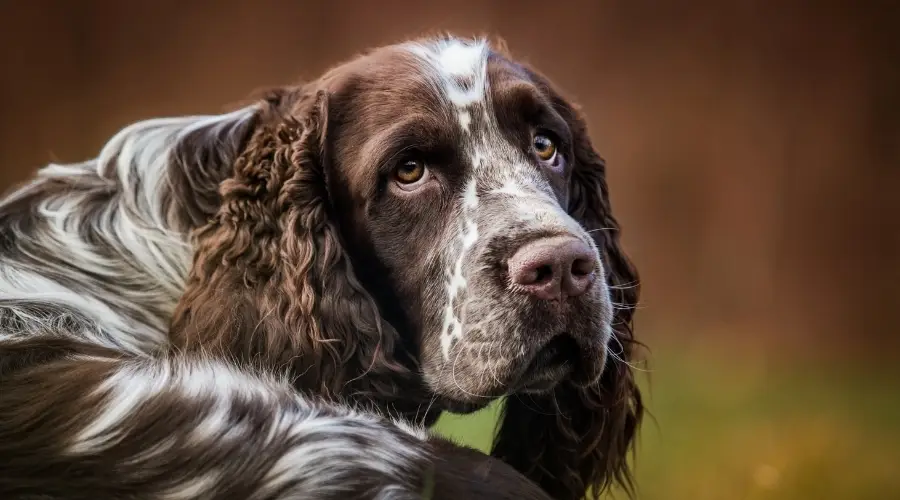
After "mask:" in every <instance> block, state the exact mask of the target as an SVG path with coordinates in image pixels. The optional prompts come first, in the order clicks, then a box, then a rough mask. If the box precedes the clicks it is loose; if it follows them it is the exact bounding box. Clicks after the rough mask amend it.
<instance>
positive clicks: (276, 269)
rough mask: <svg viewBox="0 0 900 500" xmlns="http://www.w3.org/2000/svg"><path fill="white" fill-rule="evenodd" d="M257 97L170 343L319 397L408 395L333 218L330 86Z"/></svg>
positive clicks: (201, 238)
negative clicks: (253, 124) (268, 372)
mask: <svg viewBox="0 0 900 500" xmlns="http://www.w3.org/2000/svg"><path fill="white" fill-rule="evenodd" d="M311 87H312V86H311ZM262 106H263V108H264V109H263V110H262V111H261V116H260V118H259V124H258V126H257V128H256V130H255V131H254V132H253V135H252V137H251V138H250V140H249V141H248V143H247V146H246V147H245V148H244V150H243V152H242V153H241V154H240V155H239V156H238V157H237V160H236V161H235V162H234V165H233V171H232V175H231V176H230V177H229V178H227V179H226V180H225V181H224V182H222V184H221V186H220V195H221V204H220V206H219V208H218V210H217V212H216V213H215V216H214V217H213V219H212V220H211V221H210V222H209V223H208V224H206V225H205V226H203V227H202V228H200V229H199V230H198V231H197V232H196V235H195V240H196V241H195V255H194V262H193V267H192V269H191V272H190V275H189V278H188V282H187V286H186V290H185V293H184V295H183V297H182V299H181V302H180V303H179V305H178V307H177V310H176V311H175V314H174V320H173V323H172V337H173V341H174V343H175V345H176V346H177V347H178V348H181V349H203V350H213V351H215V352H218V353H220V354H224V355H227V356H230V357H232V358H236V359H238V360H240V361H243V362H247V363H255V364H263V365H265V366H266V367H267V368H275V369H278V370H283V371H284V372H285V373H289V374H291V376H293V377H295V378H296V379H297V380H296V383H297V385H298V386H299V387H302V388H305V389H309V390H315V391H316V392H317V393H319V394H322V395H329V394H331V395H338V394H341V395H346V394H347V391H348V389H349V390H351V391H353V392H354V394H355V395H358V396H360V397H362V398H363V399H365V398H369V399H377V400H378V401H385V400H388V401H390V400H391V399H392V398H395V399H399V398H400V396H401V395H403V396H408V393H407V394H404V391H401V390H397V384H399V383H403V382H404V381H408V380H417V379H416V378H415V377H414V374H413V373H410V371H409V370H408V369H407V368H405V367H404V366H402V365H401V364H400V363H398V362H396V361H395V359H394V357H393V355H394V349H395V343H396V342H397V340H398V339H397V336H398V335H397V333H396V331H395V330H394V329H393V328H392V327H391V325H390V324H388V323H387V322H386V321H384V320H383V319H382V317H381V315H380V313H379V310H378V307H377V305H376V303H375V301H374V299H373V298H372V297H371V296H370V294H369V293H368V292H367V291H366V290H365V289H364V288H363V286H362V285H361V284H360V282H359V280H358V279H357V278H356V276H355V274H354V271H353V264H352V262H351V261H350V258H349V257H348V254H347V253H346V252H345V251H344V247H343V244H342V241H341V235H340V233H339V231H338V228H337V226H336V224H335V222H334V221H333V220H332V218H331V217H329V200H328V190H327V177H328V175H329V169H330V168H335V166H334V165H331V164H330V159H329V155H328V140H327V137H328V116H329V96H328V93H327V92H326V91H323V90H317V89H315V88H314V87H312V88H310V89H296V90H293V91H280V92H276V93H273V94H271V95H270V96H269V98H267V99H265V100H264V101H263V103H262ZM364 374H365V375H366V377H364V378H363V377H362V375H364ZM351 382H358V383H359V384H360V385H356V386H352V388H350V387H349V386H348V384H351ZM362 384H364V385H362Z"/></svg>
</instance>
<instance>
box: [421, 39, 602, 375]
mask: <svg viewBox="0 0 900 500" xmlns="http://www.w3.org/2000/svg"><path fill="white" fill-rule="evenodd" d="M409 48H410V50H411V51H412V52H413V53H415V54H417V55H418V56H419V57H421V58H422V59H423V60H424V61H425V63H426V65H427V66H426V67H427V68H428V75H427V76H428V77H429V78H430V79H431V83H432V84H433V85H434V87H435V91H436V92H438V93H439V94H440V95H441V96H442V97H443V98H444V99H445V102H446V103H447V105H448V106H449V108H450V109H452V112H454V113H455V114H456V118H457V121H458V125H459V127H460V129H461V131H462V134H461V137H462V141H461V142H462V143H461V144H460V147H461V150H462V151H464V158H466V159H468V165H467V170H466V180H465V183H464V188H463V189H462V191H461V192H460V193H459V196H458V199H457V201H456V203H455V206H454V210H455V224H451V225H449V226H448V227H447V228H446V229H445V231H447V234H445V235H444V237H443V238H442V241H446V242H450V244H449V245H446V247H445V248H443V249H442V255H441V260H442V263H443V265H444V267H445V270H446V273H445V274H446V291H445V303H444V304H443V314H442V315H441V316H442V317H441V321H442V324H441V329H440V341H441V342H440V345H441V351H442V353H441V354H442V357H443V359H444V360H445V361H446V360H449V359H450V356H451V352H452V351H453V350H454V349H455V347H454V346H457V345H458V344H460V343H461V342H460V341H461V340H463V338H464V336H465V335H466V331H467V330H471V329H472V328H473V327H474V326H475V325H473V324H467V322H466V318H467V305H468V302H469V300H468V299H469V295H470V291H471V280H472V279H473V277H474V276H473V274H477V275H478V276H477V278H478V279H486V277H485V276H483V275H486V274H490V273H491V272H492V270H491V269H487V268H485V262H484V260H483V259H481V258H479V256H481V255H482V254H483V253H484V252H485V251H486V248H487V247H488V245H489V243H490V242H491V241H492V239H494V237H495V235H497V234H498V233H501V232H502V233H503V234H504V236H506V237H508V236H509V235H510V234H513V233H518V234H542V233H543V234H554V233H555V234H570V235H574V236H577V237H579V238H581V239H582V240H583V241H585V242H586V243H588V244H589V245H590V246H591V248H593V249H594V252H595V256H596V261H597V271H596V272H597V282H598V283H601V284H602V283H604V277H603V269H602V265H600V255H599V252H598V250H597V248H596V245H595V244H594V241H593V239H592V238H591V237H590V235H588V234H587V232H586V231H585V230H584V229H583V228H582V227H581V226H580V224H578V222H577V221H575V220H574V219H573V218H572V217H570V216H569V215H568V214H567V213H566V211H565V209H564V207H563V206H562V205H561V201H560V200H558V199H557V197H556V195H555V194H554V191H553V189H552V187H551V186H550V184H549V182H548V181H547V179H546V178H545V177H544V176H543V175H542V174H541V173H540V172H539V171H537V169H536V168H535V167H534V165H533V163H532V162H530V161H529V159H528V158H526V157H525V155H524V153H523V152H522V151H521V150H520V149H519V148H517V147H515V146H514V145H513V144H511V143H510V142H509V141H508V140H507V139H506V138H505V137H504V136H503V134H502V133H501V131H500V129H499V127H498V124H497V122H496V118H495V115H494V113H493V110H492V107H491V99H490V81H489V79H488V74H487V60H488V54H489V50H488V47H487V45H486V44H485V43H483V42H479V41H473V42H471V43H470V44H461V43H460V42H459V41H448V42H439V43H435V44H432V45H427V46H426V45H410V46H409ZM494 274H497V273H494ZM603 288H604V289H603V294H604V295H605V296H606V299H605V300H604V301H603V302H604V303H605V304H606V308H605V309H606V310H605V311H604V314H603V316H604V320H605V321H604V325H605V328H604V330H606V331H605V332H604V334H605V335H604V336H605V337H606V338H608V336H609V335H610V334H611V332H610V330H609V321H608V320H611V318H612V309H611V305H610V301H609V298H608V290H606V289H605V286H604V287H603ZM498 305H499V304H498ZM481 319H482V320H483V319H484V318H481ZM509 323H510V322H508V321H507V322H506V324H507V325H509ZM503 334H504V335H509V336H511V337H515V336H516V335H517V331H509V332H503ZM508 340H510V341H515V338H510V339H508ZM605 340H606V339H604V340H603V342H604V343H605ZM478 342H483V339H482V340H478ZM463 343H464V342H463ZM515 344H519V345H520V346H521V345H522V344H523V342H515ZM510 347H511V348H513V350H514V351H515V352H506V353H503V355H510V356H516V355H520V354H524V346H522V347H515V345H514V344H513V343H510ZM518 351H522V352H518ZM496 354H497V353H495V355H496Z"/></svg>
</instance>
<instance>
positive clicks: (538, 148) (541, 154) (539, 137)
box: [531, 134, 556, 162]
mask: <svg viewBox="0 0 900 500" xmlns="http://www.w3.org/2000/svg"><path fill="white" fill-rule="evenodd" d="M531 147H533V148H534V152H535V153H536V154H537V157H538V158H539V159H540V160H541V161H547V162H549V161H552V160H553V159H554V158H555V157H556V144H555V143H554V142H553V140H552V139H550V138H549V137H547V136H546V135H544V134H536V135H535V136H534V139H533V140H532V142H531Z"/></svg>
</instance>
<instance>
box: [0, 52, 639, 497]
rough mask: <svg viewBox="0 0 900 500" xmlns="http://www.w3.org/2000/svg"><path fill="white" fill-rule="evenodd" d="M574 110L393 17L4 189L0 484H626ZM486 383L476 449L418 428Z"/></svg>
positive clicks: (612, 361)
mask: <svg viewBox="0 0 900 500" xmlns="http://www.w3.org/2000/svg"><path fill="white" fill-rule="evenodd" d="M604 171H605V166H604V162H603V160H602V159H601V157H600V156H599V155H598V154H597V153H596V152H595V150H594V148H593V147H592V145H591V142H590V140H589V137H588V133H587V131H586V128H585V122H584V119H583V117H582V116H581V113H580V111H578V110H577V108H576V107H575V106H574V105H573V104H571V103H570V102H569V101H568V100H567V99H566V98H564V97H562V96H561V94H560V93H559V92H558V91H557V90H556V89H555V88H554V86H553V85H552V84H551V83H550V82H549V81H548V79H547V78H545V77H544V76H541V75H540V74H539V73H538V72H536V71H535V70H533V69H531V68H529V67H528V66H526V65H524V64H521V63H519V62H516V61H515V60H514V59H513V58H512V57H511V56H510V55H509V54H508V53H507V51H506V50H505V49H503V48H494V47H492V46H491V45H490V44H489V43H488V42H487V41H486V40H483V39H460V38H454V37H451V36H440V37H432V38H423V39H415V40H412V41H408V42H406V43H400V44H396V45H391V46H387V47H382V48H379V49H376V50H371V51H369V52H367V53H365V54H363V55H360V56H358V57H356V58H354V59H353V60H350V61H348V62H345V63H344V64H341V65H338V66H336V67H334V68H333V69H331V70H330V71H328V72H326V73H325V74H324V75H322V76H321V77H320V78H319V79H317V80H315V81H313V82H309V83H305V84H302V85H296V86H288V87H285V88H281V89H278V90H276V91H272V92H270V93H269V94H267V95H266V97H265V98H263V99H260V100H259V102H257V103H255V104H253V105H250V106H248V107H245V108H243V109H238V110H236V111H234V112H231V113H228V114H222V115H216V116H189V117H178V118H166V119H154V120H147V121H142V122H138V123H135V124H133V125H130V126H128V127H126V128H124V129H122V130H121V131H120V132H118V133H117V134H116V135H115V136H113V137H112V138H111V139H110V140H109V141H108V142H107V144H106V145H105V146H104V147H103V148H102V149H101V151H100V152H99V154H98V155H97V157H96V158H94V159H92V160H89V161H85V162H82V163H73V164H62V165H60V164H51V165H49V166H47V167H45V168H43V169H42V170H40V171H39V173H37V174H36V176H35V177H34V178H33V179H32V180H31V181H30V182H29V183H27V184H26V185H23V186H21V187H19V188H18V189H17V190H15V191H13V192H11V193H9V194H8V195H7V196H6V197H5V198H4V199H2V201H0V498H129V499H137V498H141V499H145V498H146V499H151V498H152V499H189V498H229V499H230V498H252V499H282V498H284V499H286V498H309V499H313V498H315V499H350V498H378V499H388V498H390V499H406V498H410V499H411V498H445V499H475V498H535V499H537V498H556V499H563V500H574V499H577V498H581V497H583V495H584V494H585V493H586V492H589V494H590V495H592V496H595V497H599V495H601V493H602V492H603V491H604V490H606V489H607V488H608V487H609V486H611V485H613V484H616V483H618V484H620V485H622V486H624V487H625V489H626V490H628V491H632V488H631V484H632V475H631V472H630V467H629V465H628V463H627V458H628V455H629V450H630V449H631V448H632V444H633V439H634V436H635V433H636V431H637V428H638V426H639V422H640V420H641V415H642V412H643V406H642V403H641V397H640V392H639V390H638V388H637V386H636V384H635V381H634V378H633V374H632V370H631V368H630V366H629V360H631V359H632V357H633V354H634V353H633V351H634V350H635V345H636V342H635V341H634V340H633V337H632V331H631V324H632V311H633V309H634V306H635V304H636V302H637V297H638V287H637V275H636V272H635V269H634V268H633V266H632V265H631V263H630V262H629V260H628V258H627V257H626V255H625V254H624V252H623V251H622V248H621V247H620V244H619V240H618V236H619V233H618V230H619V228H618V224H617V222H616V220H615V218H614V217H613V214H612V212H611V209H610V203H609V198H608V190H607V184H606V181H605V178H604ZM501 397H506V403H505V407H504V410H503V414H502V419H501V422H500V424H499V428H498V431H497V437H496V440H495V442H494V444H493V449H492V452H491V455H490V456H487V455H484V454H481V453H479V452H476V451H475V450H472V449H470V448H466V447H462V446H458V445H456V444H453V443H450V442H447V441H445V440H442V439H440V438H438V437H436V436H434V435H431V434H429V433H428V432H427V431H426V430H425V428H426V427H427V426H429V425H431V424H433V423H434V422H435V420H436V418H437V417H438V415H439V414H441V412H444V411H451V412H471V411H474V410H476V409H479V408H482V407H484V406H485V405H487V404H488V403H489V402H491V401H494V400H496V399H497V398H501Z"/></svg>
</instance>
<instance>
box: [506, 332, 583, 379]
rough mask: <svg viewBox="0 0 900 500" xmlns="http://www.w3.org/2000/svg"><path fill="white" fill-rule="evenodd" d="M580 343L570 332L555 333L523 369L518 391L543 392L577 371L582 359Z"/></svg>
mask: <svg viewBox="0 0 900 500" xmlns="http://www.w3.org/2000/svg"><path fill="white" fill-rule="evenodd" d="M580 350H581V349H580V348H579V345H578V343H577V342H576V341H575V339H574V338H573V337H572V336H571V335H569V334H568V333H565V332H563V333H560V334H557V335H554V336H553V337H552V338H551V339H550V340H549V341H547V343H545V344H544V345H543V346H542V347H541V349H540V350H538V352H537V353H536V354H535V355H534V356H533V357H532V359H531V361H530V362H529V363H528V365H527V366H526V367H525V368H524V369H523V370H522V374H521V375H520V376H519V381H520V382H519V383H518V384H517V386H518V387H517V390H518V391H524V392H543V391H546V390H550V389H552V388H553V387H554V386H556V384H558V383H559V382H561V381H562V380H563V379H565V378H566V377H569V376H571V375H572V374H573V373H575V372H576V368H577V366H578V364H579V363H580V360H581V353H580Z"/></svg>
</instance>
